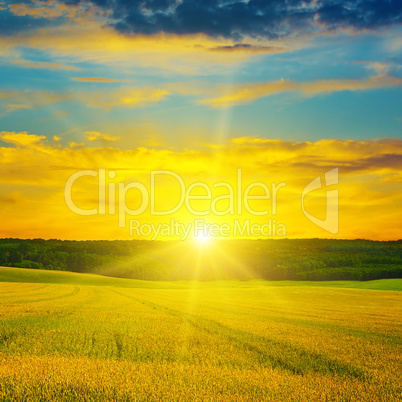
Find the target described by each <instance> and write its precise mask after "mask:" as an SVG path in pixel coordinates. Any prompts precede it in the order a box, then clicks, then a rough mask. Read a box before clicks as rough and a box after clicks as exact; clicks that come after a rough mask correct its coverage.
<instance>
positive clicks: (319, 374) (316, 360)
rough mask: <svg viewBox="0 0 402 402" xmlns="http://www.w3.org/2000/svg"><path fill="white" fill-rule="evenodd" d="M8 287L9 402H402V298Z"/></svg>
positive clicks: (9, 282)
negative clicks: (274, 401)
mask: <svg viewBox="0 0 402 402" xmlns="http://www.w3.org/2000/svg"><path fill="white" fill-rule="evenodd" d="M52 275H53V276H52ZM62 275H67V276H68V278H70V279H69V282H71V283H70V284H68V285H66V284H61V283H60V282H62V280H63V276H62ZM67 276H65V278H67ZM30 278H31V279H32V280H31V281H30V280H29V279H30ZM41 280H42V282H41ZM0 281H1V282H0V398H1V400H6V401H14V400H15V401H22V400H24V401H25V400H29V401H36V400H43V401H47V400H49V401H50V400H84V401H99V400H122V401H125V400H127V401H136V400H139V401H140V400H144V401H145V400H146V401H149V400H151V401H152V400H183V401H185V400H200V401H201V400H202V401H208V400H210V401H242V400H245V401H246V400H247V401H260V400H282V401H318V400H328V401H347V400H361V401H397V400H400V398H401V385H400V384H401V367H402V365H401V355H402V353H401V350H402V348H401V335H402V325H401V317H402V304H401V294H400V292H398V291H396V290H371V289H358V288H347V287H345V286H347V284H346V285H345V283H343V285H342V284H341V283H339V284H338V287H336V286H337V283H335V282H334V283H332V286H331V284H328V283H323V284H322V286H318V285H317V284H316V285H315V286H312V284H309V283H305V284H303V283H301V284H297V283H286V284H283V283H282V284H279V283H278V284H275V283H271V282H262V281H251V282H234V281H228V282H211V283H195V282H188V283H186V282H180V283H163V282H155V283H152V284H150V283H146V282H141V281H132V280H131V281H130V280H117V279H110V280H109V279H107V278H101V277H99V279H97V277H96V276H90V275H87V276H86V275H79V274H72V273H66V274H64V273H63V274H62V273H60V275H59V273H56V272H55V273H49V272H44V273H43V275H42V271H28V270H18V269H6V268H2V269H0ZM91 281H92V282H91ZM29 282H31V283H29ZM73 282H74V283H73ZM376 282H377V283H380V285H378V286H377V287H382V288H384V289H396V288H398V287H400V281H398V280H395V281H393V280H385V281H376ZM91 283H93V284H91ZM341 286H344V287H341ZM370 286H371V287H373V286H374V285H370V283H368V285H367V287H370ZM351 287H353V283H352V284H351Z"/></svg>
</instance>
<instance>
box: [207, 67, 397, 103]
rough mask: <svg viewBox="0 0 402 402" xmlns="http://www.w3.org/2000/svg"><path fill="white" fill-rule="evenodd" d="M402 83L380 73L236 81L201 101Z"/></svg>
mask: <svg viewBox="0 0 402 402" xmlns="http://www.w3.org/2000/svg"><path fill="white" fill-rule="evenodd" d="M396 86H402V79H401V78H396V77H392V76H389V75H377V76H375V77H370V78H368V79H365V80H319V81H312V82H295V81H289V80H284V79H282V80H280V81H272V82H259V83H246V84H233V85H231V86H226V87H224V86H220V87H217V88H216V89H214V90H212V91H211V92H215V94H216V95H215V96H212V97H210V98H207V99H203V100H201V101H199V103H201V104H204V105H208V106H212V107H228V106H234V105H241V104H245V103H250V102H252V101H254V100H256V99H259V98H264V97H267V96H271V95H275V94H278V93H282V92H299V93H301V94H302V95H306V96H309V95H317V94H322V93H332V92H339V91H361V90H367V89H377V88H387V87H396Z"/></svg>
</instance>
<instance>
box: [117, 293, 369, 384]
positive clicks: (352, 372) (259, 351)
mask: <svg viewBox="0 0 402 402" xmlns="http://www.w3.org/2000/svg"><path fill="white" fill-rule="evenodd" d="M110 290H111V291H113V292H115V293H116V294H119V295H121V296H124V297H127V298H128V299H131V300H134V301H136V302H138V303H141V304H143V305H145V306H148V307H151V308H153V309H156V310H159V311H163V312H165V313H167V314H170V315H173V316H176V317H179V318H181V319H183V320H185V321H186V322H188V323H189V324H190V325H192V326H193V327H195V328H197V329H199V330H202V331H205V332H207V333H209V334H210V335H213V336H219V337H221V338H223V339H225V340H226V341H228V342H230V343H231V344H232V345H234V346H235V347H237V348H240V349H242V350H245V351H248V352H251V353H252V354H254V355H255V357H256V360H257V361H258V364H259V365H267V366H270V367H272V368H280V369H283V370H286V371H290V372H291V373H293V374H298V375H305V374H307V373H308V372H311V371H313V372H317V373H320V374H325V375H333V376H345V377H349V378H358V379H367V378H368V374H367V373H366V371H364V370H362V369H361V368H358V367H355V366H353V365H351V364H349V363H343V362H340V361H339V360H337V359H334V358H331V357H328V356H326V355H325V354H322V353H316V352H311V351H308V350H305V349H303V348H301V347H299V346H295V345H292V344H291V343H290V342H284V341H279V340H276V339H272V338H268V337H263V336H261V335H257V334H253V333H250V332H246V331H242V330H239V329H234V328H230V327H228V326H226V325H224V324H222V323H220V322H218V321H215V320H211V319H208V318H204V317H201V316H198V315H194V314H191V313H185V312H181V311H179V310H174V309H170V308H168V307H165V306H163V305H160V304H157V303H153V302H150V301H145V300H142V299H138V298H136V297H133V296H130V295H127V294H125V293H121V292H119V291H117V290H115V289H110ZM275 351H277V352H279V353H275Z"/></svg>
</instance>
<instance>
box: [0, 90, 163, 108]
mask: <svg viewBox="0 0 402 402" xmlns="http://www.w3.org/2000/svg"><path fill="white" fill-rule="evenodd" d="M169 93H170V92H169V91H168V90H167V89H162V88H146V87H138V88H136V87H123V88H116V89H113V90H109V91H106V90H104V91H102V90H94V91H85V92H84V91H81V92H50V91H36V92H28V91H23V92H14V91H4V92H0V102H1V103H2V104H3V108H4V109H5V111H6V113H12V112H15V111H18V110H21V109H34V108H38V107H43V106H47V105H51V104H54V103H57V102H64V101H75V102H81V103H84V104H85V105H87V106H89V107H94V108H103V109H111V108H114V107H127V108H131V107H141V106H144V105H146V104H148V103H154V102H159V101H161V100H164V99H166V97H167V96H168V95H169Z"/></svg>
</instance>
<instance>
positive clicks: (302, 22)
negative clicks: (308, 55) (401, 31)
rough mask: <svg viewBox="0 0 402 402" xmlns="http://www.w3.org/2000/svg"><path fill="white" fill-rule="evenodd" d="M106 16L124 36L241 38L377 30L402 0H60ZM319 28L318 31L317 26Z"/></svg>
mask: <svg viewBox="0 0 402 402" xmlns="http://www.w3.org/2000/svg"><path fill="white" fill-rule="evenodd" d="M64 2H65V3H66V4H75V5H76V4H89V5H95V6H97V7H100V8H102V9H104V10H108V11H110V12H111V14H110V15H111V17H110V25H112V26H114V27H115V29H117V30H118V31H120V32H123V33H127V34H130V33H141V34H154V33H160V32H165V33H175V34H197V33H203V34H206V35H209V36H214V37H230V38H233V39H241V38H243V37H245V36H251V37H265V38H278V37H286V36H289V35H292V34H294V33H295V32H302V33H303V32H306V33H307V32H314V31H316V30H317V29H322V27H324V29H326V28H328V29H336V28H340V27H351V28H355V29H376V28H379V27H382V26H388V25H393V24H400V23H401V22H402V1H401V0H349V1H345V0H322V1H320V0H318V1H317V0H287V1H283V0H249V1H239V0H65V1H64ZM317 27H320V28H317Z"/></svg>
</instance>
